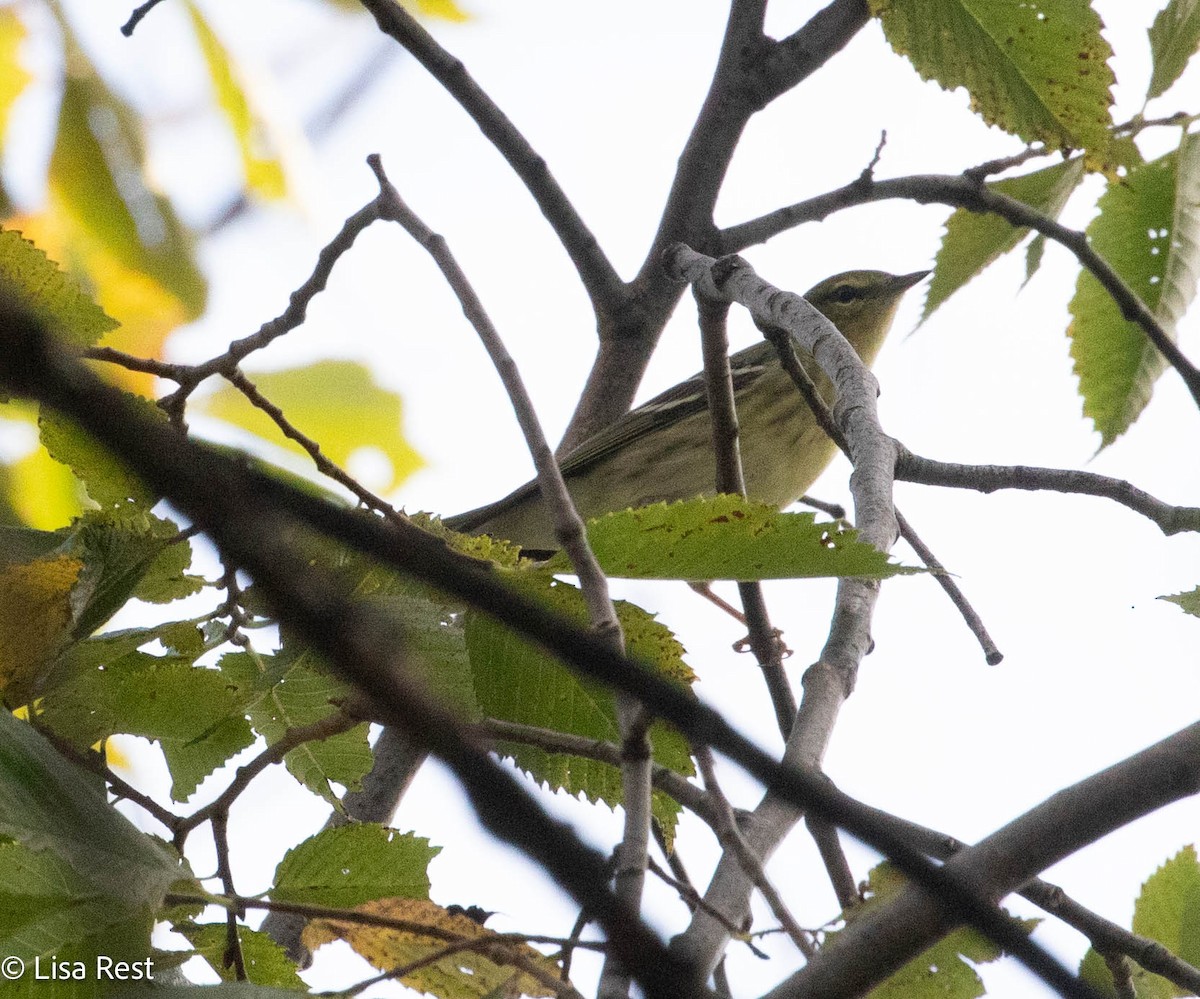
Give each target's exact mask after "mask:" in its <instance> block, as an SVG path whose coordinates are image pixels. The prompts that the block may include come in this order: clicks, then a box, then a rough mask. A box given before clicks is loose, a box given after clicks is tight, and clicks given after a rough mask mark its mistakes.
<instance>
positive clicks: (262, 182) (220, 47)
mask: <svg viewBox="0 0 1200 999" xmlns="http://www.w3.org/2000/svg"><path fill="white" fill-rule="evenodd" d="M186 8H187V12H188V14H189V15H190V16H191V20H192V28H193V29H194V30H195V32H196V38H197V40H198V41H199V42H200V51H201V52H203V54H204V61H205V63H206V64H207V65H208V75H209V79H210V80H211V81H212V86H213V90H214V92H215V94H216V98H217V104H218V106H219V107H220V108H221V111H222V112H223V113H224V115H225V119H226V121H228V122H229V126H230V128H231V129H232V130H233V137H234V139H235V141H236V142H237V145H238V150H239V151H240V152H241V155H242V170H243V171H244V173H245V175H246V186H247V187H248V188H249V189H250V190H251V191H253V192H254V193H255V194H258V195H261V196H262V197H264V198H282V197H283V196H284V195H285V194H287V178H286V177H285V176H284V171H283V162H282V160H281V159H280V158H279V156H278V155H276V153H275V150H274V149H273V148H272V145H273V144H272V136H271V134H270V129H269V127H268V122H267V121H266V120H265V119H264V118H263V117H262V116H261V115H260V114H258V113H257V111H256V110H255V108H254V107H253V106H252V104H251V101H250V96H249V94H248V93H247V90H246V88H245V87H244V86H243V81H242V80H241V79H240V78H239V73H238V71H237V67H236V66H235V65H234V62H233V59H232V58H231V57H230V53H229V50H228V49H226V47H225V45H224V43H223V42H222V41H221V39H220V38H219V37H218V36H217V33H216V32H215V31H213V29H212V26H211V25H210V24H209V23H208V21H207V20H206V19H205V17H204V15H203V13H201V11H200V9H199V8H198V7H197V6H196V5H195V4H193V3H188V4H187V5H186Z"/></svg>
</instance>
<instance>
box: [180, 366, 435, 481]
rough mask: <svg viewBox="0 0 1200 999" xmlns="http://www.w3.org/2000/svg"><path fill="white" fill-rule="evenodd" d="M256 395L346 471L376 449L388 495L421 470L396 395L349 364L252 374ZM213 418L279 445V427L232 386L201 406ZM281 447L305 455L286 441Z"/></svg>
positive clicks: (363, 370) (420, 463)
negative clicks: (387, 472)
mask: <svg viewBox="0 0 1200 999" xmlns="http://www.w3.org/2000/svg"><path fill="white" fill-rule="evenodd" d="M254 383H255V385H257V387H258V389H259V391H260V392H261V393H262V394H263V395H264V396H265V397H266V398H267V399H269V400H270V401H271V402H272V403H274V404H275V405H276V406H278V407H279V408H280V409H281V410H283V413H284V415H285V416H286V417H287V419H288V420H289V422H290V423H291V424H292V425H293V426H294V427H296V428H297V429H298V430H300V432H301V433H303V434H306V435H307V436H308V437H309V438H311V439H313V440H316V441H317V442H318V443H319V444H320V445H321V451H322V452H323V453H324V454H325V455H326V457H328V458H330V459H331V460H332V461H334V462H336V463H337V464H338V465H341V466H342V467H345V464H346V462H347V461H348V460H349V459H350V457H351V456H352V455H353V454H354V452H355V451H358V450H360V449H362V448H374V449H378V451H380V452H381V453H382V454H383V455H384V457H386V458H387V459H388V461H389V462H391V468H392V476H391V480H390V482H389V483H387V484H386V485H385V486H383V487H382V491H385V492H386V491H390V490H392V489H394V488H395V487H396V486H397V485H399V484H400V482H402V481H403V480H404V479H405V478H407V477H408V476H409V475H410V474H412V473H413V472H414V471H416V470H417V469H418V468H420V467H421V465H422V461H421V458H420V456H419V455H418V454H417V453H416V451H414V450H413V449H412V447H411V446H410V445H409V443H408V441H407V440H406V439H405V438H404V433H403V428H402V420H401V402H400V397H399V396H398V395H396V393H394V392H390V391H388V390H387V389H384V388H381V387H380V386H379V385H378V384H376V382H375V379H374V377H373V376H372V375H371V373H370V371H368V370H367V368H366V367H364V366H363V365H361V364H358V363H356V362H353V361H318V362H317V363H315V364H310V365H308V366H306V367H303V368H294V369H292V370H290V371H277V372H275V373H274V374H261V375H255V376H254ZM200 406H201V409H203V410H204V411H205V412H207V413H209V414H210V415H212V416H215V417H217V418H218V419H221V420H225V421H226V422H228V423H232V424H234V425H235V426H239V427H243V428H244V429H246V430H249V431H250V432H251V433H254V434H257V435H258V436H259V437H262V438H263V439H265V440H272V441H279V439H280V432H279V428H278V427H277V426H276V425H275V423H274V421H273V420H271V418H270V417H268V416H267V415H266V414H265V413H263V412H262V411H261V410H259V409H257V408H255V407H254V406H252V405H251V404H250V403H249V401H247V399H246V397H245V396H244V395H242V393H241V392H239V391H238V390H237V389H235V388H233V387H232V386H225V387H223V388H221V389H220V390H218V391H217V392H215V393H214V394H213V395H211V396H209V397H208V398H206V399H205V400H203V402H202V403H201V404H200ZM285 446H286V447H288V448H290V449H292V450H295V451H298V452H300V453H304V451H303V449H302V448H301V447H300V446H299V445H297V444H294V443H292V442H291V441H287V442H286V443H285Z"/></svg>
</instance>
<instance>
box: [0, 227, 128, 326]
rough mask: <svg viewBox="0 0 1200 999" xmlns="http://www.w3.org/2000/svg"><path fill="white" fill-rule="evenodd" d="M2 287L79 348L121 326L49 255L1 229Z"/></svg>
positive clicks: (0, 283) (25, 240)
mask: <svg viewBox="0 0 1200 999" xmlns="http://www.w3.org/2000/svg"><path fill="white" fill-rule="evenodd" d="M0 285H2V286H3V287H4V288H5V289H7V290H8V291H9V292H11V293H12V294H14V295H16V296H17V297H18V298H19V300H20V302H21V304H22V305H23V306H25V307H26V308H28V309H29V310H30V311H31V312H32V313H33V314H34V316H36V317H37V318H38V319H40V320H41V321H42V323H43V324H44V325H45V327H46V329H48V330H50V331H52V332H53V333H54V334H55V335H56V336H60V337H62V338H63V339H64V340H65V341H66V342H68V343H71V344H74V345H76V346H80V347H87V346H90V345H91V344H93V343H95V342H96V341H97V340H99V339H100V337H102V336H103V335H104V334H105V333H107V332H108V331H109V330H111V329H115V328H116V327H117V326H118V325H119V324H118V323H117V322H116V320H114V319H110V318H109V317H108V316H106V315H105V314H104V310H103V309H101V308H100V306H98V305H97V304H96V303H95V302H93V301H92V300H91V299H90V298H88V296H87V295H85V294H84V293H83V292H82V291H80V290H79V286H78V285H77V284H76V283H75V280H74V279H73V278H71V277H68V276H67V275H66V274H64V273H63V272H62V271H60V270H59V269H58V266H57V265H56V264H55V263H54V262H53V261H51V260H50V259H49V257H47V256H46V254H45V253H43V252H42V251H41V250H40V249H38V248H37V247H36V246H34V244H33V243H31V242H30V241H29V240H27V239H24V238H22V236H21V234H20V233H19V232H14V231H12V230H11V229H4V230H0Z"/></svg>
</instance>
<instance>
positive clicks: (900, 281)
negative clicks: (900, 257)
mask: <svg viewBox="0 0 1200 999" xmlns="http://www.w3.org/2000/svg"><path fill="white" fill-rule="evenodd" d="M932 273H933V271H913V272H912V273H911V274H901V275H900V276H899V277H895V278H892V287H893V288H895V289H896V290H897V291H905V290H907V289H909V288H911V287H912V286H913V285H914V284H916V283H917V282H918V281H921V280H922V279H924V278H927V277H929V275H930V274H932Z"/></svg>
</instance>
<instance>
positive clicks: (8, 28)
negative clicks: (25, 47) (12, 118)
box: [0, 7, 33, 142]
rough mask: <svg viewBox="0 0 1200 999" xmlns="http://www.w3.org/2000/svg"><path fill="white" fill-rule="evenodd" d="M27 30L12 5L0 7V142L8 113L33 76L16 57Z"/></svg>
mask: <svg viewBox="0 0 1200 999" xmlns="http://www.w3.org/2000/svg"><path fill="white" fill-rule="evenodd" d="M26 34H27V32H26V30H25V25H24V24H22V23H21V19H20V18H19V17H17V12H16V10H15V9H14V8H12V7H5V8H3V9H0V142H3V139H4V132H5V129H6V128H7V127H8V114H9V111H11V110H12V106H13V103H14V102H15V101H16V99H17V98H18V97H20V96H21V92H22V91H23V90H24V89H25V85H26V84H27V83H29V81H30V80H32V79H33V77H32V76H31V75H30V74H29V72H28V71H27V70H26V69H25V67H24V66H22V65H21V64H20V62H19V60H18V58H17V56H18V52H19V50H20V48H21V43H22V42H23V41H25V36H26Z"/></svg>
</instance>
